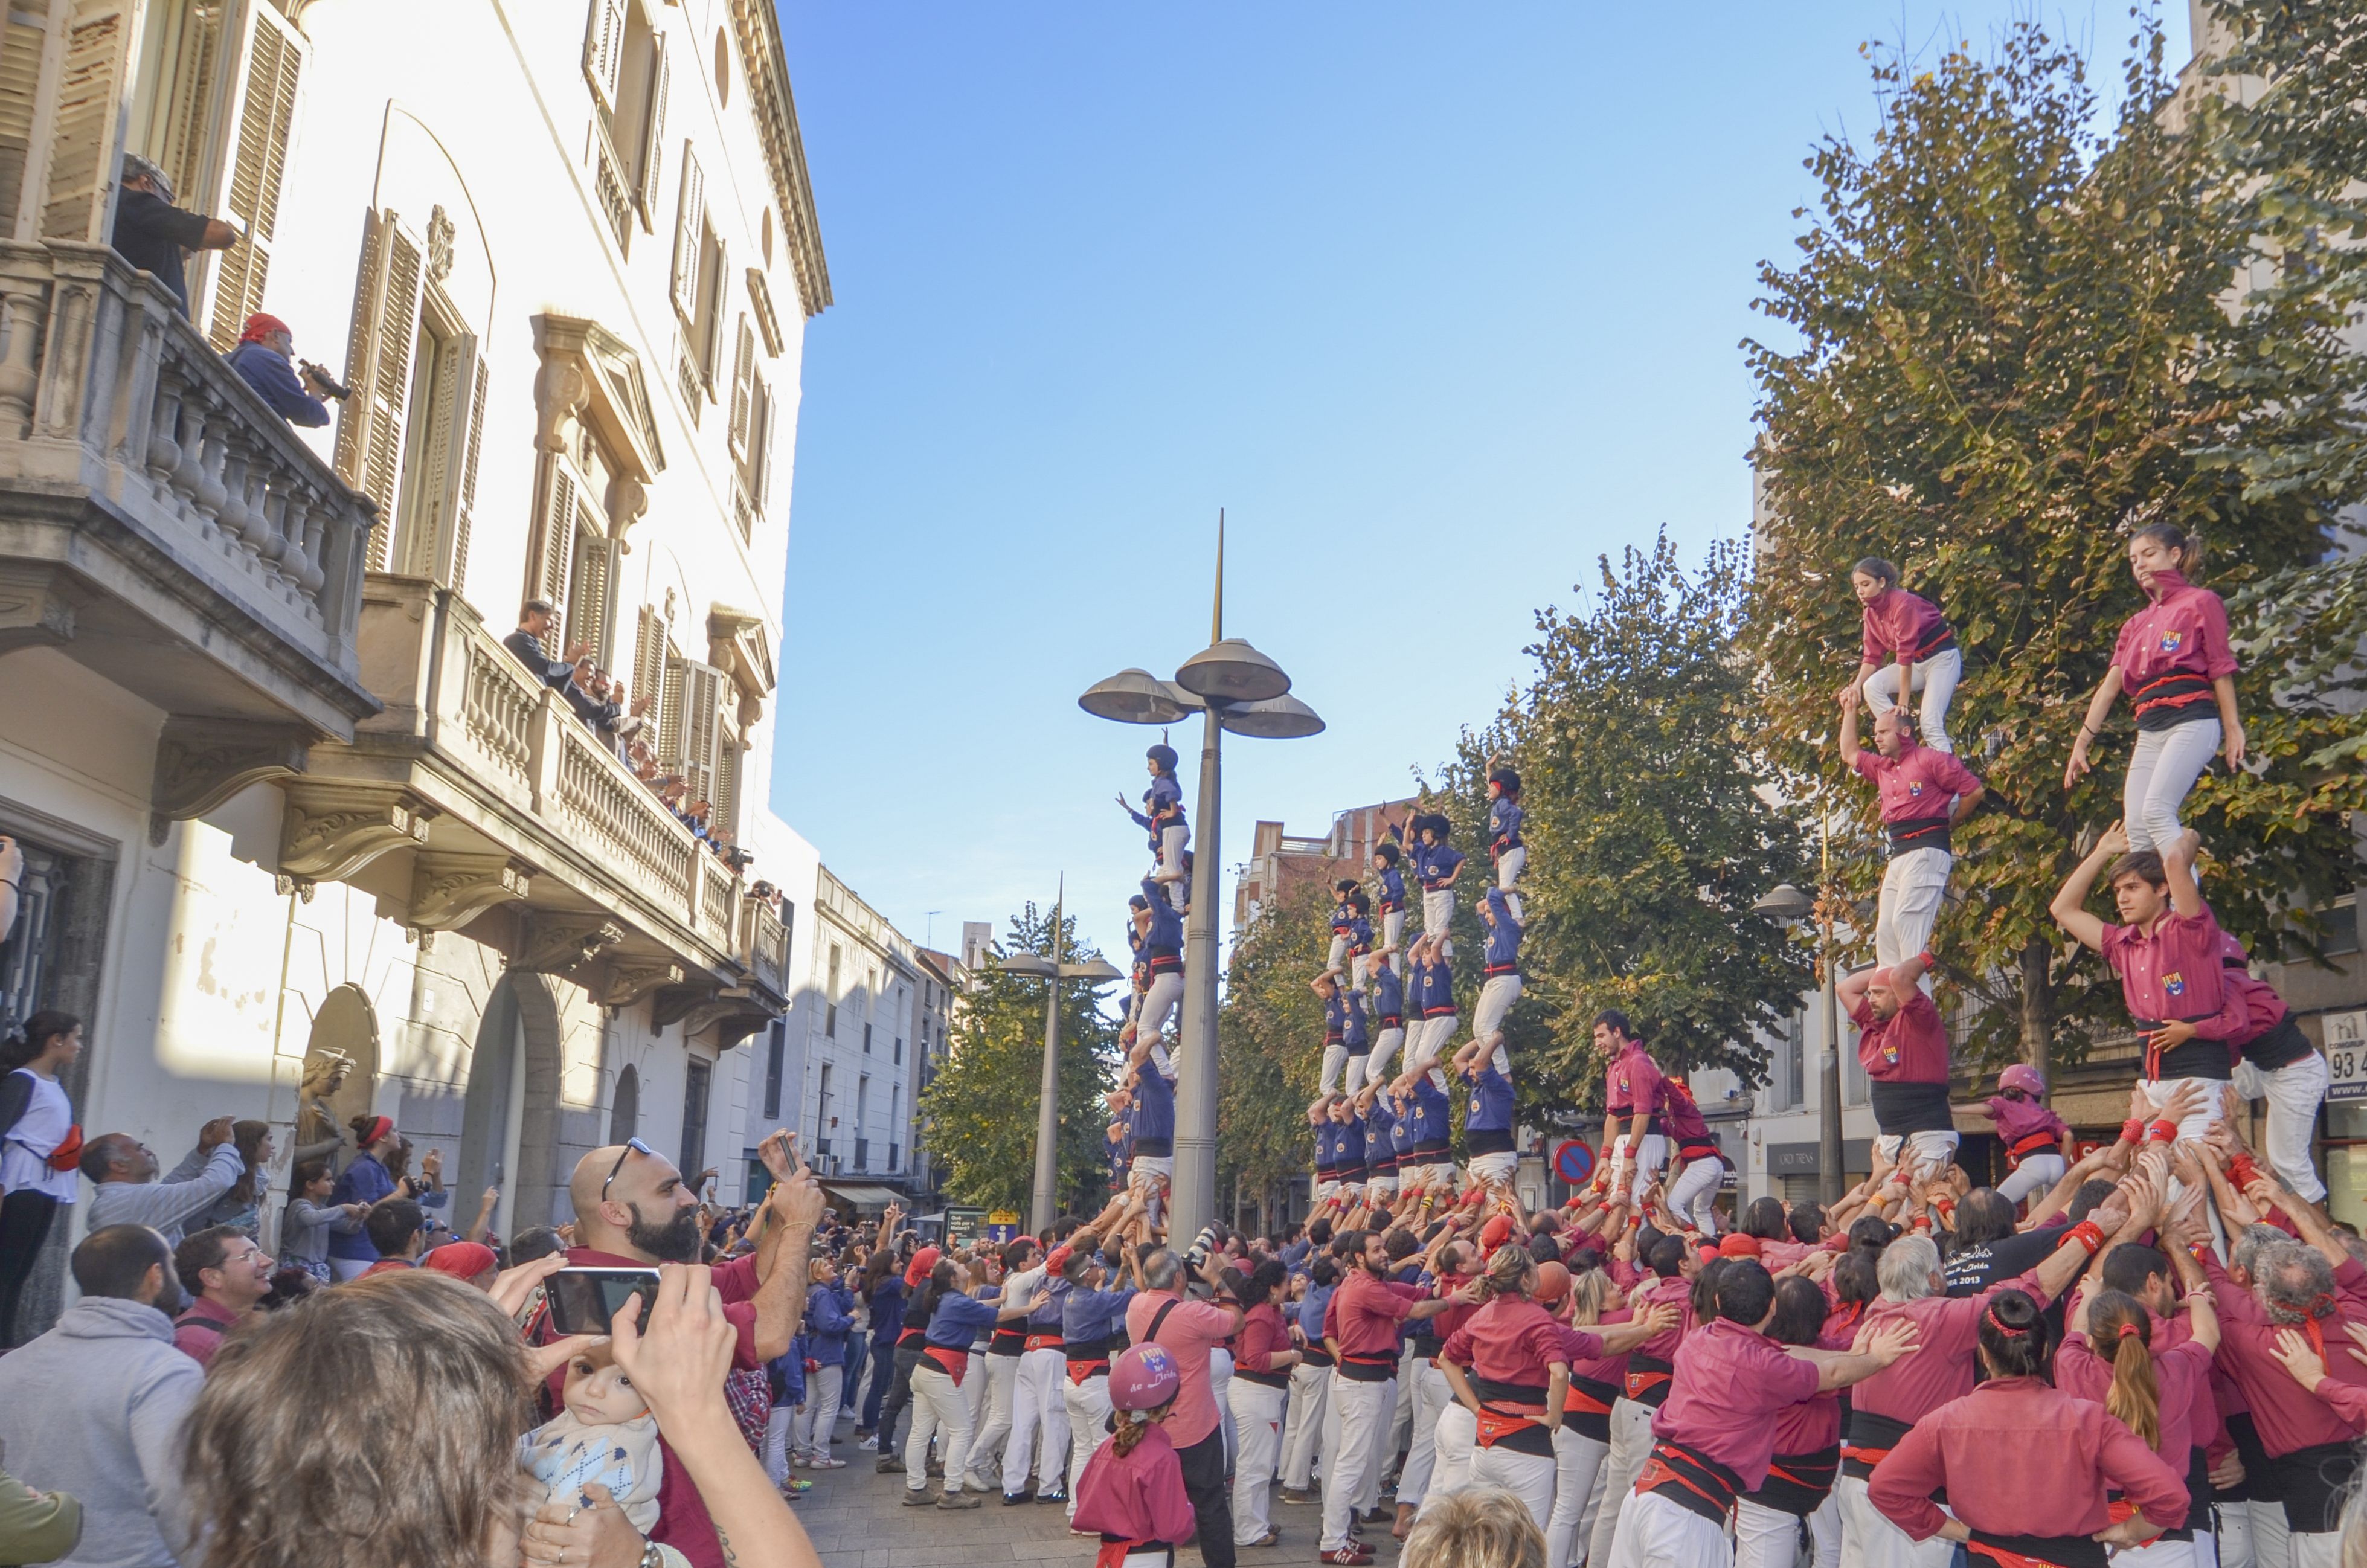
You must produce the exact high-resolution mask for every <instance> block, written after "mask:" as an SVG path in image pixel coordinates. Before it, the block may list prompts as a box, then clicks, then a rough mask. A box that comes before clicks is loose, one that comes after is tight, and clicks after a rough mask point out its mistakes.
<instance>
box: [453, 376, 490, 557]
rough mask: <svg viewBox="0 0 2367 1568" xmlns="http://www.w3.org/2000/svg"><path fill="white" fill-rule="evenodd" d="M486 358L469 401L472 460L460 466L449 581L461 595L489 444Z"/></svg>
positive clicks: (465, 460) (463, 462) (470, 452)
mask: <svg viewBox="0 0 2367 1568" xmlns="http://www.w3.org/2000/svg"><path fill="white" fill-rule="evenodd" d="M486 379H487V373H486V369H485V358H484V356H483V354H482V353H480V354H479V355H478V356H477V375H476V383H477V384H476V390H475V391H474V392H472V393H470V398H469V448H468V454H469V455H468V456H467V457H466V458H464V459H463V460H461V465H460V513H459V526H458V527H456V528H454V529H453V530H452V572H451V576H450V577H449V579H448V582H449V583H450V585H451V588H452V591H453V592H454V593H456V594H457V593H459V592H460V591H461V589H462V588H463V587H465V586H466V585H467V583H468V578H469V532H470V526H471V525H472V524H473V523H474V522H475V520H476V516H477V454H478V452H479V451H481V449H483V447H484V444H485V381H486Z"/></svg>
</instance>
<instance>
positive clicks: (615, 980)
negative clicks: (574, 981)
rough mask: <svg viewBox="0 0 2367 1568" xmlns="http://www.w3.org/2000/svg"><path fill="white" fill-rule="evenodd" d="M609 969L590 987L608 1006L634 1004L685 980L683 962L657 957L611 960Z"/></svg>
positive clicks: (601, 1001)
mask: <svg viewBox="0 0 2367 1568" xmlns="http://www.w3.org/2000/svg"><path fill="white" fill-rule="evenodd" d="M605 968H606V971H607V972H606V976H605V977H604V978H603V979H601V980H600V981H599V982H597V983H595V984H594V985H592V986H591V987H590V990H591V992H592V999H593V1000H594V1001H595V1002H597V1003H599V1004H600V1006H604V1007H630V1006H635V1005H637V1004H638V1003H639V1002H640V999H641V998H642V997H644V996H647V995H648V994H650V993H651V992H652V991H655V990H657V989H659V988H660V987H662V986H667V985H680V984H681V983H682V965H680V964H678V963H666V962H663V961H662V960H653V959H610V960H608V962H607V963H606V966H605Z"/></svg>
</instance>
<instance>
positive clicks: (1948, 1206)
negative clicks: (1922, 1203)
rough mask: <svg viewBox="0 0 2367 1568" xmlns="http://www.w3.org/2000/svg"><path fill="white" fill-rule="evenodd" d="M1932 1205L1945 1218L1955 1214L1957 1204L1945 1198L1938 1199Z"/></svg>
mask: <svg viewBox="0 0 2367 1568" xmlns="http://www.w3.org/2000/svg"><path fill="white" fill-rule="evenodd" d="M1931 1207H1932V1208H1934V1209H1937V1210H1939V1211H1940V1213H1941V1216H1942V1218H1943V1219H1944V1218H1948V1217H1950V1216H1953V1215H1954V1213H1955V1212H1956V1206H1955V1204H1954V1202H1952V1201H1951V1200H1949V1199H1945V1198H1942V1199H1938V1200H1937V1201H1935V1202H1934V1203H1933V1204H1932V1205H1931Z"/></svg>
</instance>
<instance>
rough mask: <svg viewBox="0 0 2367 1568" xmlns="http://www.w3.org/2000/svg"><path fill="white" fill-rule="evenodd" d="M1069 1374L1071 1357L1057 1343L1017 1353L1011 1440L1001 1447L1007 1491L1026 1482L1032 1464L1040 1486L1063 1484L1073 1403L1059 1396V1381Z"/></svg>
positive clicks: (1051, 1489) (1051, 1488)
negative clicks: (1038, 1448) (1039, 1447)
mask: <svg viewBox="0 0 2367 1568" xmlns="http://www.w3.org/2000/svg"><path fill="white" fill-rule="evenodd" d="M1068 1375H1069V1361H1068V1358H1067V1357H1065V1356H1062V1355H1061V1354H1060V1347H1059V1346H1057V1345H1056V1346H1052V1347H1051V1348H1049V1349H1048V1350H1030V1351H1027V1352H1025V1353H1024V1354H1023V1355H1021V1357H1020V1358H1019V1371H1018V1375H1017V1376H1016V1377H1015V1378H1014V1379H1013V1381H1012V1399H1011V1440H1010V1441H1009V1442H1007V1443H1005V1444H1004V1445H1003V1448H1002V1490H1003V1491H1004V1492H1005V1493H1013V1492H1016V1491H1018V1490H1019V1489H1020V1488H1021V1487H1023V1486H1025V1485H1026V1484H1027V1475H1028V1472H1029V1471H1031V1470H1032V1471H1035V1474H1036V1490H1037V1491H1039V1492H1058V1491H1059V1490H1060V1486H1061V1478H1062V1476H1063V1475H1064V1474H1065V1473H1066V1464H1067V1460H1068V1454H1069V1407H1068V1405H1067V1404H1066V1403H1064V1402H1063V1401H1062V1400H1061V1398H1060V1385H1061V1384H1062V1383H1064V1382H1066V1381H1068ZM1039 1437H1040V1438H1041V1439H1042V1442H1043V1451H1042V1453H1041V1454H1040V1455H1039V1454H1038V1453H1037V1452H1036V1442H1037V1439H1038V1438H1039Z"/></svg>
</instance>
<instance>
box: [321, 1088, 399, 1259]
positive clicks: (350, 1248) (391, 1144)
mask: <svg viewBox="0 0 2367 1568" xmlns="http://www.w3.org/2000/svg"><path fill="white" fill-rule="evenodd" d="M347 1125H348V1126H350V1127H351V1128H352V1129H353V1130H354V1138H355V1142H356V1145H357V1147H358V1148H359V1149H360V1150H361V1153H358V1154H356V1155H355V1156H354V1162H353V1164H351V1165H347V1166H346V1167H345V1174H344V1175H343V1176H339V1177H338V1178H337V1185H336V1187H335V1188H334V1190H333V1191H332V1192H331V1193H330V1201H331V1202H332V1203H334V1204H337V1205H338V1206H340V1207H343V1206H344V1205H346V1204H359V1205H361V1206H362V1207H363V1208H365V1209H367V1208H368V1207H369V1206H370V1205H371V1204H373V1203H376V1202H378V1201H379V1199H383V1198H391V1197H393V1196H394V1175H393V1173H392V1172H391V1171H389V1170H388V1169H387V1167H386V1162H387V1160H388V1158H389V1157H390V1156H391V1155H392V1154H393V1153H394V1152H395V1150H396V1148H397V1147H398V1146H399V1144H398V1142H397V1140H396V1137H395V1131H394V1122H393V1120H392V1119H391V1118H388V1117H383V1116H369V1115H362V1116H357V1117H355V1118H353V1119H351V1120H350V1121H349V1122H348V1123H347ZM377 1261H378V1249H377V1248H376V1247H373V1246H372V1245H370V1240H369V1235H368V1233H367V1232H366V1231H360V1230H356V1231H349V1232H345V1233H339V1234H336V1235H333V1236H331V1237H330V1238H329V1269H330V1272H331V1273H333V1274H334V1275H335V1276H336V1277H337V1278H339V1279H340V1280H344V1279H354V1278H359V1277H360V1276H361V1273H362V1271H363V1270H364V1269H366V1268H368V1267H369V1266H370V1265H371V1264H373V1263H376V1262H377Z"/></svg>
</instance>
